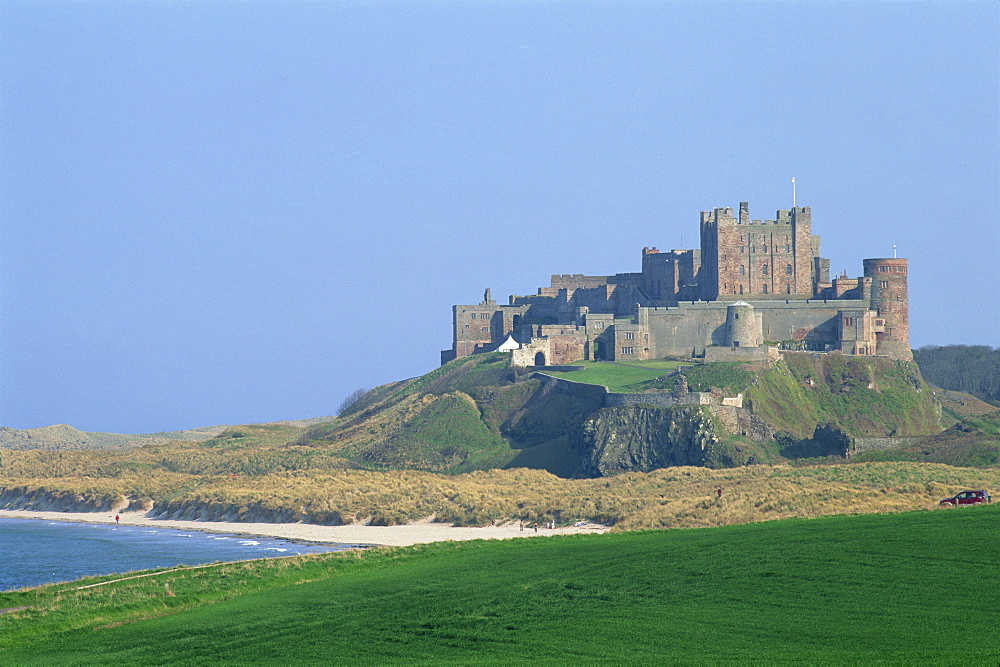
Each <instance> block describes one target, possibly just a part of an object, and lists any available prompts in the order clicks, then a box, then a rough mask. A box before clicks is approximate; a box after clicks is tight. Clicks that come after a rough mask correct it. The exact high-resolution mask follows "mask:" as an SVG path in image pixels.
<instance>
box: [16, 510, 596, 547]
mask: <svg viewBox="0 0 1000 667" xmlns="http://www.w3.org/2000/svg"><path fill="white" fill-rule="evenodd" d="M146 514H147V513H146V512H119V513H118V516H119V518H120V522H121V524H122V525H127V526H150V527H153V528H179V529H182V530H194V531H201V532H206V533H230V534H236V535H256V536H262V537H278V538H284V539H288V540H302V541H307V542H336V543H340V544H363V545H376V546H408V545H411V544H423V543H427V542H445V541H449V540H505V539H511V538H518V537H551V536H553V535H570V534H573V533H603V532H605V531H607V530H608V528H607V526H602V525H599V524H586V525H584V526H579V527H577V526H565V527H562V528H555V529H548V528H543V527H542V526H539V527H538V530H537V531H535V529H534V528H532V527H529V526H528V525H525V527H524V530H521V528H520V526H519V524H517V523H507V524H502V525H498V526H485V527H481V528H480V527H476V528H464V527H455V526H451V525H449V524H443V523H433V522H431V521H430V520H424V521H417V522H415V523H411V524H407V525H405V526H366V525H363V524H351V525H347V526H317V525H314V524H308V523H230V522H225V521H175V520H172V519H152V518H150V517H148V516H147V515H146ZM0 519H43V520H47V521H71V522H76V523H97V524H108V523H112V524H113V523H114V522H115V514H114V513H113V512H111V513H108V512H35V511H31V510H0Z"/></svg>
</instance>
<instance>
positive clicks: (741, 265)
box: [740, 264, 746, 276]
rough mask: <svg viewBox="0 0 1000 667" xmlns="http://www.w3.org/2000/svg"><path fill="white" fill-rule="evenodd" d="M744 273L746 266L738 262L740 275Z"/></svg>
mask: <svg viewBox="0 0 1000 667" xmlns="http://www.w3.org/2000/svg"><path fill="white" fill-rule="evenodd" d="M744 273H746V266H744V265H743V264H740V275H741V276H742V275H743V274H744Z"/></svg>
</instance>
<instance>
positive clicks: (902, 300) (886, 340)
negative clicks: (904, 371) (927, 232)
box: [864, 257, 913, 359]
mask: <svg viewBox="0 0 1000 667" xmlns="http://www.w3.org/2000/svg"><path fill="white" fill-rule="evenodd" d="M864 266H865V277H867V278H871V308H872V310H874V311H876V312H878V318H877V319H878V320H882V326H883V327H884V331H882V332H880V333H878V334H876V340H877V343H878V347H877V351H876V353H877V354H882V355H886V356H889V357H893V358H895V359H912V358H913V353H912V352H911V350H910V316H909V297H908V294H907V286H906V268H907V267H906V260H905V259H901V258H895V257H892V258H881V259H866V260H864ZM878 324H879V322H878V321H877V320H876V326H878Z"/></svg>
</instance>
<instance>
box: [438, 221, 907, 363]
mask: <svg viewBox="0 0 1000 667" xmlns="http://www.w3.org/2000/svg"><path fill="white" fill-rule="evenodd" d="M863 264H864V273H863V275H862V276H860V277H858V278H848V277H847V275H846V273H845V274H844V275H842V276H840V277H837V278H834V279H833V280H830V260H828V259H824V258H822V257H820V238H819V236H815V235H813V233H812V215H811V210H810V208H809V207H808V206H805V207H803V206H799V207H794V208H792V209H791V210H781V211H778V212H777V215H776V218H775V219H774V220H751V219H750V214H749V206H748V204H747V203H746V202H742V203H740V208H739V214H738V216H736V215H734V214H733V209H732V208H716V209H714V210H712V211H704V212H702V213H701V248H700V249H698V250H671V251H669V252H661V251H659V250H657V249H656V248H643V250H642V271H641V272H640V273H618V274H615V275H613V276H586V275H579V274H572V275H565V274H563V275H553V276H552V284H551V285H550V286H549V287H541V288H539V289H538V293H537V294H533V295H529V296H511V297H510V300H509V303H508V304H506V305H498V304H497V302H496V301H494V300H493V299H492V297H491V296H490V290H489V289H487V290H486V293H485V295H484V298H483V301H482V302H480V303H478V304H475V305H456V306H454V307H453V325H454V337H453V344H452V348H451V349H450V350H443V351H442V352H441V363H447V362H448V361H451V360H452V359H455V358H458V357H464V356H468V355H471V354H477V353H480V352H491V351H495V350H501V351H507V350H509V351H511V355H512V356H511V361H512V363H513V364H514V365H517V366H546V365H559V364H566V363H570V362H573V361H579V360H581V359H593V360H607V361H638V360H644V359H662V358H664V357H700V358H704V359H706V360H708V361H714V360H764V359H777V358H778V354H779V350H781V349H792V350H812V351H817V352H833V351H839V352H842V353H844V354H853V355H882V356H888V357H891V358H895V359H911V358H912V354H911V352H910V344H909V316H908V302H907V286H906V270H907V269H906V267H907V264H906V260H905V259H901V258H895V257H893V258H878V259H866V260H864V262H863Z"/></svg>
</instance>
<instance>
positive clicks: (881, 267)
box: [878, 266, 892, 273]
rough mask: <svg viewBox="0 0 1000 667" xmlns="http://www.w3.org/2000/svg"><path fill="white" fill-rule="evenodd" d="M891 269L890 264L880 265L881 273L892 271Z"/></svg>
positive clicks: (879, 270)
mask: <svg viewBox="0 0 1000 667" xmlns="http://www.w3.org/2000/svg"><path fill="white" fill-rule="evenodd" d="M891 270H892V269H890V268H889V267H888V266H880V267H878V272H879V273H889V271H891Z"/></svg>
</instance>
